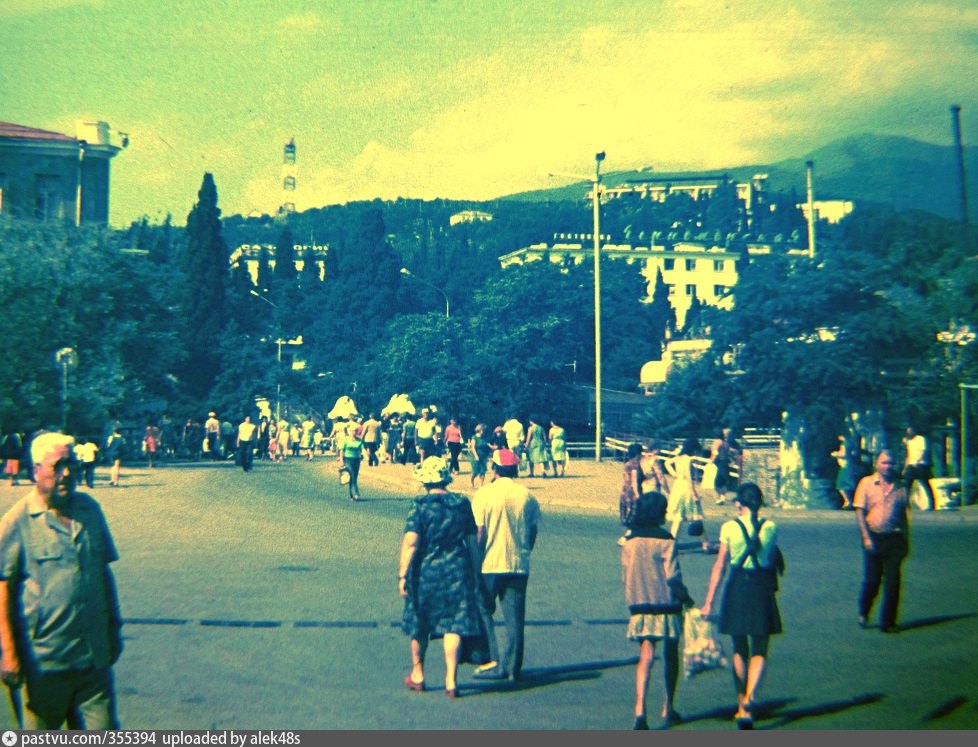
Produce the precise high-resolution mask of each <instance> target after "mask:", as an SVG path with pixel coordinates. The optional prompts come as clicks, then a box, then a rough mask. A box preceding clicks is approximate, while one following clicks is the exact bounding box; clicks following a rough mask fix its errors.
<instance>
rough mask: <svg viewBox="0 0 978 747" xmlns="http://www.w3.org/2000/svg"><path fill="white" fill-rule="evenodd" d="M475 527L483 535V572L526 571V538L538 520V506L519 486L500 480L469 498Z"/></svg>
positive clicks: (534, 528) (502, 478) (527, 563)
mask: <svg viewBox="0 0 978 747" xmlns="http://www.w3.org/2000/svg"><path fill="white" fill-rule="evenodd" d="M472 513H473V514H474V515H475V524H476V526H477V527H479V528H480V529H484V530H485V533H486V551H485V555H484V557H483V560H482V572H483V573H519V574H528V573H529V572H530V550H531V549H532V548H531V547H530V537H531V536H532V535H533V533H534V532H535V531H536V527H537V525H538V523H539V521H540V504H539V503H537V499H536V498H534V497H533V496H532V495H530V492H529V491H528V490H527V489H526V488H525V487H523V486H522V485H520V484H518V483H516V482H515V481H514V480H512V479H510V478H508V477H500V478H498V479H496V480H495V481H494V482H491V483H490V484H488V485H485V486H483V487H481V488H479V489H478V490H477V491H476V493H475V495H474V496H473V497H472Z"/></svg>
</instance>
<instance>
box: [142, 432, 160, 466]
mask: <svg viewBox="0 0 978 747" xmlns="http://www.w3.org/2000/svg"><path fill="white" fill-rule="evenodd" d="M159 444H160V429H159V428H157V427H156V426H155V425H153V424H152V423H148V424H147V425H146V430H145V431H143V454H145V455H146V465H147V467H148V468H149V469H153V459H155V458H156V450H157V449H158V448H159Z"/></svg>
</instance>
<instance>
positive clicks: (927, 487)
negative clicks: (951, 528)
mask: <svg viewBox="0 0 978 747" xmlns="http://www.w3.org/2000/svg"><path fill="white" fill-rule="evenodd" d="M903 443H904V446H905V447H906V450H907V459H906V462H905V463H904V466H903V479H904V481H905V482H906V484H907V495H908V496H909V495H910V491H911V490H912V489H913V485H914V483H919V484H920V486H921V487H922V488H923V489H924V494H925V496H926V501H927V502H926V504H925V505H924V506H923V509H924V510H925V511H933V510H934V508H935V505H936V504H935V502H934V489H933V488H932V487H931V484H930V479H931V477H933V476H934V473H933V472H932V471H931V468H930V449H929V448H928V444H927V439H926V438H924V436H923V434H922V433H918V432H917V429H916V428H914V427H913V426H912V425H911V426H907V435H906V437H905V438H904V439H903Z"/></svg>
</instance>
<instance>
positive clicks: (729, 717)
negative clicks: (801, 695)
mask: <svg viewBox="0 0 978 747" xmlns="http://www.w3.org/2000/svg"><path fill="white" fill-rule="evenodd" d="M796 700H798V699H797V698H782V699H781V700H763V701H761V702H759V703H757V705H756V706H755V707H754V718H755V720H756V719H757V718H761V717H763V715H764V714H765V713H766V712H770V711H772V710H775V709H778V708H782V707H784V706H786V705H790V704H791V703H794V702H795V701H796ZM735 713H737V707H736V706H719V707H717V708H713V709H711V710H709V711H702V712H700V713H693V714H688V713H684V714H683V724H691V723H693V722H694V721H730V722H731V724H732V722H733V719H734V714H735Z"/></svg>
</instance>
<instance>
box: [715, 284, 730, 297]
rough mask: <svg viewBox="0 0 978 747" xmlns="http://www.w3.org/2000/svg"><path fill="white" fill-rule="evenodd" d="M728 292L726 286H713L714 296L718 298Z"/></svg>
mask: <svg viewBox="0 0 978 747" xmlns="http://www.w3.org/2000/svg"><path fill="white" fill-rule="evenodd" d="M726 292H727V286H725V285H714V286H713V295H714V296H716V297H717V298H720V296H722V295H723V294H724V293H726Z"/></svg>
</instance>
